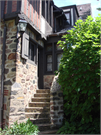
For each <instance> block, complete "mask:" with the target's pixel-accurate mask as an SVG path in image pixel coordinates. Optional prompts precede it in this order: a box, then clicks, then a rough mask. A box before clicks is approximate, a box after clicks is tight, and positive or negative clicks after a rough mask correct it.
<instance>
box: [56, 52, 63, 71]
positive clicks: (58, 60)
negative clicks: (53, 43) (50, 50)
mask: <svg viewBox="0 0 101 135" xmlns="http://www.w3.org/2000/svg"><path fill="white" fill-rule="evenodd" d="M61 58H62V53H59V54H57V70H58V69H59V65H60V60H61Z"/></svg>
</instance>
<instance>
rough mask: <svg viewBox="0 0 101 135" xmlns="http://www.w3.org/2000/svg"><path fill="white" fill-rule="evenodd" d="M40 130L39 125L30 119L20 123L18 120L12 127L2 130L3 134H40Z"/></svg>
mask: <svg viewBox="0 0 101 135" xmlns="http://www.w3.org/2000/svg"><path fill="white" fill-rule="evenodd" d="M38 132H39V130H38V127H37V126H36V125H33V124H32V122H31V121H30V120H29V119H28V120H27V121H26V123H24V122H22V123H20V124H18V123H17V121H16V122H15V123H14V124H13V125H12V126H11V127H10V128H8V127H6V128H5V129H4V130H1V135H11V134H12V135H22V134H23V135H38Z"/></svg>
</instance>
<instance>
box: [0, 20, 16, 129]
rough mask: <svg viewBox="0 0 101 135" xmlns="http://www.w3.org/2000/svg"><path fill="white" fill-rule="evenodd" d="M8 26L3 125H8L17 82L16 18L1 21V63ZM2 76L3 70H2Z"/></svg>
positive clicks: (0, 63)
mask: <svg viewBox="0 0 101 135" xmlns="http://www.w3.org/2000/svg"><path fill="white" fill-rule="evenodd" d="M5 25H6V27H7V34H6V48H5V49H6V54H5V71H4V74H5V76H4V117H3V121H4V122H3V125H4V126H5V125H8V124H9V122H8V120H9V110H10V94H11V86H12V84H13V83H14V82H15V76H16V68H15V67H16V59H15V58H16V52H15V51H16V42H15V39H16V31H17V27H16V26H15V20H9V21H5V24H4V22H1V27H0V30H1V31H2V36H1V37H0V65H2V49H3V34H4V26H5ZM0 77H1V72H0ZM0 89H1V88H0Z"/></svg>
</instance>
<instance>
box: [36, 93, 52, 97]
mask: <svg viewBox="0 0 101 135" xmlns="http://www.w3.org/2000/svg"><path fill="white" fill-rule="evenodd" d="M34 97H50V94H47V93H37V94H34Z"/></svg>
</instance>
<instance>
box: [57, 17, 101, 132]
mask: <svg viewBox="0 0 101 135" xmlns="http://www.w3.org/2000/svg"><path fill="white" fill-rule="evenodd" d="M100 34H101V15H99V16H98V17H96V18H95V20H94V19H93V18H92V17H91V16H88V18H87V19H86V20H85V22H84V21H82V20H78V21H77V22H76V25H75V26H74V28H73V29H71V30H69V31H68V34H66V35H64V36H63V37H62V38H63V40H61V41H59V42H58V44H59V45H60V46H61V47H62V48H63V50H64V52H63V57H62V59H61V64H60V66H59V71H57V74H58V76H59V78H58V82H59V84H60V85H61V89H62V90H63V95H64V116H65V117H64V119H65V120H64V123H63V126H62V127H61V128H60V129H59V131H58V133H61V134H99V133H100Z"/></svg>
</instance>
